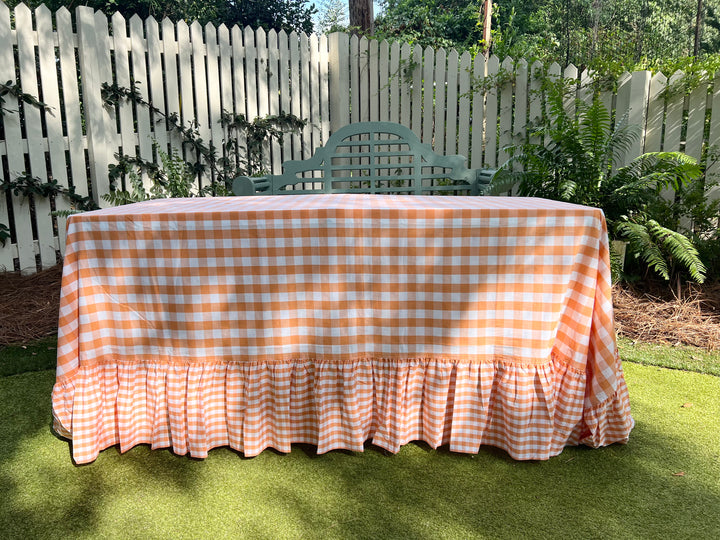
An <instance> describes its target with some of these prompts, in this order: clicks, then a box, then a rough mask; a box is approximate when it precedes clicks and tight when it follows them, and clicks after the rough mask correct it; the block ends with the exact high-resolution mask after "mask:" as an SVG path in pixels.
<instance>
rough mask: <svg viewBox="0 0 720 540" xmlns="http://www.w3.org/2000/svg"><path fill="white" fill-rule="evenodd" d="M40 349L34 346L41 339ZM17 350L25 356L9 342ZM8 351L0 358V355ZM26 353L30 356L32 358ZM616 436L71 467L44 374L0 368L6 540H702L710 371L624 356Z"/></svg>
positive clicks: (717, 461) (117, 459) (712, 478)
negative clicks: (627, 418) (458, 450)
mask: <svg viewBox="0 0 720 540" xmlns="http://www.w3.org/2000/svg"><path fill="white" fill-rule="evenodd" d="M45 349H47V345H45ZM23 350H25V351H28V350H31V349H29V348H28V349H23ZM6 353H7V351H6V350H5V351H3V352H2V353H0V357H2V358H4V357H5V356H6ZM42 355H43V353H42V352H38V356H42ZM624 367H625V374H626V378H627V382H628V386H629V389H630V401H631V407H632V412H633V416H634V418H635V421H636V427H635V429H634V430H633V432H632V434H631V438H630V442H629V444H627V445H612V446H609V447H605V448H600V449H590V448H586V447H569V448H566V449H565V450H564V451H563V453H562V454H560V456H558V457H555V458H552V459H550V460H548V461H545V462H518V461H513V460H512V459H510V458H509V457H508V456H507V455H506V454H505V453H504V452H502V451H500V450H496V449H493V448H490V447H483V448H482V449H481V451H480V453H479V454H478V455H475V456H468V455H463V454H453V453H450V452H448V451H447V449H445V448H441V449H439V450H432V449H430V448H429V447H428V446H427V445H425V444H422V443H411V444H408V445H406V446H404V447H403V448H402V449H401V451H400V452H399V453H398V454H397V455H388V454H386V453H385V452H383V451H382V450H380V449H378V448H376V447H374V446H372V445H368V446H367V448H366V451H365V452H364V453H353V452H344V451H334V452H330V453H328V454H324V455H320V456H318V455H316V454H315V449H314V447H311V446H305V445H295V446H293V451H292V452H291V453H290V454H287V455H285V454H280V453H278V452H275V451H273V450H267V451H265V452H263V453H262V454H260V455H259V456H257V457H254V458H250V459H246V458H244V457H243V456H242V455H241V454H238V453H237V452H234V451H232V450H230V449H228V448H219V449H215V450H212V451H211V452H210V455H209V457H208V458H207V459H205V460H195V459H191V458H188V457H183V456H176V455H174V454H172V453H171V452H170V451H168V450H154V451H151V450H150V449H149V448H148V447H147V446H140V447H136V448H134V449H132V450H130V451H128V452H127V453H125V454H120V453H119V450H118V449H117V448H111V449H108V450H105V451H103V452H101V454H100V456H99V458H98V459H97V460H96V461H95V462H94V463H92V464H89V465H84V466H74V465H73V463H72V460H71V457H70V446H69V443H68V442H67V441H64V440H61V439H58V438H56V437H55V436H53V435H52V433H51V430H50V421H51V413H50V410H51V403H50V393H51V390H52V385H53V382H54V373H53V372H52V371H51V370H46V371H38V372H29V373H21V374H17V375H13V376H6V377H0V418H2V419H3V421H2V423H0V498H1V499H0V500H2V504H0V531H2V536H3V537H5V538H68V537H71V538H97V537H103V538H105V537H107V538H137V537H142V538H170V537H172V538H213V537H219V538H225V537H235V538H253V539H255V538H268V539H270V538H342V539H345V538H373V539H375V538H421V539H425V538H427V539H436V538H463V539H464V538H568V537H572V538H713V537H717V532H718V531H720V512H718V509H719V508H720V399H718V396H720V378H718V377H715V376H710V375H704V374H697V373H688V372H685V371H680V370H669V369H664V368H658V367H655V366H643V365H639V364H636V363H632V362H627V363H625V364H624Z"/></svg>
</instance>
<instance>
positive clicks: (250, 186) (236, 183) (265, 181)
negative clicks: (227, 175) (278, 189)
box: [232, 176, 270, 196]
mask: <svg viewBox="0 0 720 540" xmlns="http://www.w3.org/2000/svg"><path fill="white" fill-rule="evenodd" d="M269 189H270V178H269V177H267V176H258V177H253V178H250V177H249V176H238V177H237V178H235V179H234V180H233V183H232V192H233V195H240V196H247V195H255V194H256V193H257V192H263V191H268V190H269Z"/></svg>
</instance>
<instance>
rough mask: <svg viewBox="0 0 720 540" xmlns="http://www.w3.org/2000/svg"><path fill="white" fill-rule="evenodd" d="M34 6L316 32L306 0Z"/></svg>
mask: <svg viewBox="0 0 720 540" xmlns="http://www.w3.org/2000/svg"><path fill="white" fill-rule="evenodd" d="M5 3H6V4H7V6H8V7H9V8H11V9H12V8H14V7H15V6H16V5H17V4H19V3H20V0H5ZM24 3H25V4H27V5H28V6H29V7H30V8H32V9H34V8H36V7H37V6H39V5H40V4H45V5H46V6H47V7H48V8H49V9H50V10H51V11H56V10H58V9H59V8H61V7H63V6H65V7H66V8H67V9H69V10H71V11H72V10H74V9H75V8H76V7H78V6H81V5H82V6H88V7H91V8H93V9H96V10H100V11H102V12H103V13H105V14H106V15H108V16H110V15H112V14H113V13H115V12H120V13H121V14H122V15H123V16H124V17H125V18H127V19H129V18H130V17H132V16H133V15H135V14H137V15H138V16H140V17H141V18H143V19H144V18H147V17H149V16H151V15H152V16H153V17H155V18H156V19H157V20H161V19H163V18H165V17H168V18H170V19H172V20H173V21H178V20H185V21H186V22H188V23H190V22H192V21H195V20H197V21H199V22H200V23H201V24H205V23H208V22H212V23H214V24H216V25H219V24H221V23H224V24H225V25H226V26H228V27H232V26H234V25H236V24H237V25H239V26H240V27H244V26H251V27H253V28H258V27H263V28H265V30H270V29H272V28H274V29H275V30H278V31H279V30H285V31H286V32H292V31H293V30H294V31H297V32H306V33H309V32H312V31H313V21H312V19H313V15H315V13H316V11H317V10H316V8H315V5H314V4H308V3H306V2H305V1H304V0H252V1H247V0H183V1H182V2H177V1H174V0H24Z"/></svg>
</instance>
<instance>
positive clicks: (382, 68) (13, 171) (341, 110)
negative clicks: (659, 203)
mask: <svg viewBox="0 0 720 540" xmlns="http://www.w3.org/2000/svg"><path fill="white" fill-rule="evenodd" d="M542 68H543V66H541V65H540V64H533V65H531V66H529V65H528V64H527V62H526V61H525V60H519V61H513V60H512V59H510V58H506V59H504V60H502V61H500V59H498V58H497V57H490V58H489V59H485V58H484V57H483V56H481V55H478V56H476V57H474V58H472V57H471V56H470V55H469V54H468V53H463V54H462V55H459V54H458V52H457V51H455V50H450V51H445V50H444V49H439V50H433V49H430V48H427V49H424V50H423V49H422V48H420V47H419V46H415V47H411V46H410V45H408V44H400V43H392V44H389V43H387V42H385V41H382V42H378V41H375V40H368V39H366V38H361V39H358V37H357V36H349V35H347V34H341V33H336V34H331V35H329V36H317V35H310V36H308V35H305V34H296V33H294V32H293V33H291V34H290V35H288V34H286V33H285V32H282V31H281V32H279V33H277V32H275V31H270V32H267V33H266V32H265V31H264V30H262V29H258V30H252V29H250V28H245V29H241V28H238V27H233V28H232V29H228V28H227V27H225V26H224V25H221V26H220V27H217V28H216V27H215V26H213V25H210V24H208V25H206V26H204V27H203V26H201V25H199V24H198V23H197V22H195V23H193V24H192V25H190V26H188V25H187V24H186V23H184V22H179V23H177V24H175V23H172V22H171V21H169V20H164V21H162V22H160V23H158V22H157V21H156V20H154V19H153V18H149V19H147V20H144V21H143V20H141V19H140V18H139V17H137V16H134V17H132V18H131V19H130V20H129V21H127V20H125V19H124V18H123V17H122V16H121V15H119V14H115V15H114V16H113V17H111V18H110V19H108V18H107V17H106V16H105V15H104V14H102V13H101V12H94V11H93V10H92V9H90V8H86V7H79V8H77V9H76V11H75V12H74V14H71V13H70V12H69V11H68V10H67V9H65V8H61V9H60V10H59V11H57V12H56V13H55V14H54V15H53V14H52V13H51V12H50V11H49V10H48V9H47V8H46V7H45V6H41V7H39V8H38V9H36V10H35V11H34V12H32V11H31V10H30V9H29V8H28V7H27V6H25V5H23V4H20V5H18V6H17V8H16V9H15V10H14V12H12V13H11V11H10V10H9V9H8V8H7V7H6V6H5V5H4V4H3V3H2V2H1V1H0V83H4V82H5V81H9V82H10V84H11V85H14V84H19V85H20V88H21V89H22V92H23V93H27V94H31V95H33V96H36V97H38V98H39V99H40V100H41V101H43V102H44V103H46V104H47V105H49V107H50V108H51V111H50V112H49V113H48V112H45V111H41V110H40V109H38V108H37V107H34V106H32V105H29V104H25V103H19V102H18V100H17V99H16V98H15V97H13V96H12V95H11V94H6V95H5V96H4V97H3V99H4V100H5V102H4V104H3V107H4V109H5V114H3V115H2V116H1V117H0V159H1V160H2V167H0V182H5V181H7V180H10V179H14V178H17V177H18V176H21V175H22V174H23V173H28V174H30V175H31V176H34V177H38V178H40V179H42V180H43V181H44V180H46V179H53V180H55V181H56V182H58V184H60V185H61V186H65V187H68V186H74V189H75V191H76V192H77V193H78V194H80V195H88V194H89V195H91V196H92V197H93V199H94V200H95V201H96V202H97V203H98V204H100V205H101V206H102V205H104V204H106V203H105V202H104V201H103V200H102V198H101V197H102V195H103V194H105V193H107V192H108V191H109V189H110V187H109V179H108V166H109V165H111V164H112V163H114V162H115V157H114V156H115V154H116V153H117V152H120V151H121V152H123V153H125V154H129V155H137V156H140V157H142V158H144V159H152V158H153V149H152V146H153V142H156V143H157V144H158V145H159V147H160V148H163V149H167V150H172V149H175V150H176V151H178V152H179V153H180V155H183V149H182V147H181V141H180V139H179V137H178V135H177V134H176V133H175V132H173V131H172V130H169V129H168V126H167V125H166V123H165V122H164V121H159V120H161V117H159V116H158V117H157V118H156V117H154V116H157V115H153V114H152V112H151V111H150V110H148V109H146V108H142V107H133V106H132V104H130V103H121V104H120V105H119V106H118V110H117V111H116V110H115V109H114V107H107V106H105V105H104V104H103V101H102V98H101V88H102V84H103V83H109V84H112V83H116V84H117V85H118V86H121V87H125V88H130V87H131V85H132V84H133V83H134V84H136V85H137V88H138V90H139V91H140V93H141V95H142V97H143V99H144V100H146V101H149V102H151V103H152V105H153V106H154V107H157V109H158V110H160V111H161V112H162V113H163V114H168V115H169V114H172V113H176V114H177V115H178V117H179V119H180V120H181V121H182V122H183V124H185V125H188V124H189V123H190V122H197V125H198V129H199V131H200V135H201V137H202V138H203V140H204V141H206V142H212V143H213V144H214V145H215V146H216V147H220V145H221V144H222V142H223V139H224V137H225V134H224V131H223V129H222V126H221V124H220V115H221V114H222V112H223V110H227V111H229V112H233V113H235V114H244V115H245V116H246V117H247V118H249V119H253V118H255V117H257V116H260V117H262V116H265V115H268V114H278V113H279V112H281V111H283V112H288V113H292V114H294V115H296V116H298V117H300V118H303V119H307V120H308V124H307V126H306V128H305V129H304V130H303V131H302V133H300V134H298V135H293V136H291V137H288V138H286V140H285V142H284V143H283V144H279V143H273V145H272V147H271V148H270V153H269V162H268V164H267V165H268V168H269V169H270V170H271V171H272V172H275V173H278V172H280V167H281V163H282V162H283V161H286V160H288V159H305V158H308V157H310V155H312V152H313V150H314V149H315V148H316V147H318V146H320V145H321V144H323V142H324V141H325V140H326V139H327V137H328V136H329V134H330V133H331V132H332V131H334V130H336V129H338V128H339V127H341V126H343V125H345V124H347V123H349V122H356V121H362V120H389V121H394V122H399V123H402V124H404V125H406V126H408V127H410V128H411V129H412V130H413V131H414V132H415V133H416V134H417V135H418V136H419V137H420V138H421V140H423V141H424V142H427V143H430V144H432V145H433V147H434V149H435V151H436V152H439V153H446V154H461V155H464V156H466V157H468V159H469V162H470V166H471V167H480V166H491V167H492V166H498V165H500V164H502V162H503V161H504V160H505V158H506V157H507V156H506V152H505V150H504V147H505V146H507V145H508V144H510V143H511V142H512V141H515V140H519V139H523V138H524V137H525V135H526V127H527V126H528V125H529V124H530V123H531V122H533V120H535V119H537V118H538V117H539V116H540V115H541V113H542V110H543V103H542V99H541V97H540V96H541V94H540V93H539V92H538V91H537V90H538V89H539V79H538V78H537V77H536V76H534V73H536V72H538V71H540V70H542ZM548 73H549V74H551V75H556V76H560V75H561V74H562V75H563V76H565V77H569V78H573V79H578V80H580V81H586V80H587V79H588V78H589V74H588V73H586V72H583V73H578V70H577V68H575V67H574V66H572V65H571V66H568V67H567V68H565V69H564V70H562V68H561V67H560V66H559V65H557V64H553V65H552V66H550V67H549V68H548ZM682 75H683V74H682V73H676V74H673V76H672V77H670V78H669V80H668V78H666V77H665V76H664V75H663V74H657V75H655V76H654V77H651V74H650V72H647V71H640V72H635V73H632V74H625V75H623V76H622V77H621V78H620V80H619V81H618V84H617V92H614V93H611V92H607V93H605V94H604V95H603V100H604V102H605V103H606V104H607V105H608V106H610V107H612V108H613V109H614V111H615V113H614V114H615V115H616V117H618V118H619V117H621V116H622V115H624V114H626V113H627V114H628V115H629V121H630V123H633V124H638V125H640V126H641V127H642V128H643V130H642V136H641V138H640V139H639V140H638V141H637V143H636V145H635V147H634V148H633V151H632V153H631V154H629V155H628V156H627V159H628V160H629V159H632V158H633V157H635V156H637V155H639V154H641V153H642V152H646V151H658V150H667V151H670V150H682V151H685V152H687V153H688V154H690V155H692V156H693V157H696V158H698V159H704V158H705V155H706V153H707V152H706V150H707V149H708V148H711V147H715V146H717V145H718V142H719V141H720V77H716V78H715V79H714V80H706V81H703V82H701V83H700V84H699V85H697V86H695V88H694V89H693V90H692V91H691V92H690V93H686V92H682V91H681V92H664V90H665V89H666V87H668V86H669V85H671V84H672V83H673V82H675V81H676V80H679V79H680V78H682ZM483 81H485V82H486V83H487V82H488V81H489V82H490V83H491V84H483ZM577 94H578V97H580V98H581V99H587V98H588V97H589V93H588V92H587V91H586V90H585V88H584V87H583V86H582V85H578V86H577ZM713 113H715V114H713ZM185 157H186V158H189V157H191V156H188V155H186V156H185ZM708 165H709V169H717V165H715V164H708ZM200 181H201V182H202V181H203V179H200ZM712 195H713V196H714V195H715V194H712ZM53 208H55V209H58V210H63V209H67V208H68V205H67V202H66V201H65V200H64V199H62V198H57V200H55V201H54V202H52V203H51V201H48V200H47V199H43V198H39V197H36V198H34V199H33V201H32V203H31V202H30V201H29V200H28V199H27V197H22V196H19V195H18V196H16V195H14V194H12V193H9V194H7V197H2V196H0V224H5V225H7V226H8V227H9V228H10V230H11V232H12V238H11V239H10V241H7V242H6V244H5V246H4V247H0V270H2V269H6V270H13V269H21V270H23V271H26V272H34V271H36V270H37V269H40V268H45V267H49V266H52V265H54V264H56V262H57V259H58V256H60V255H61V253H62V250H63V248H64V241H65V239H64V232H65V222H64V221H65V220H64V219H62V218H56V217H52V216H51V215H50V214H51V210H52V209H53Z"/></svg>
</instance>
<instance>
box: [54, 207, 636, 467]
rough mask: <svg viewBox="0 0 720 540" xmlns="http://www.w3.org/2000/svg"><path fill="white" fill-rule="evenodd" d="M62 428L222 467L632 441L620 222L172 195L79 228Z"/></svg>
mask: <svg viewBox="0 0 720 540" xmlns="http://www.w3.org/2000/svg"><path fill="white" fill-rule="evenodd" d="M52 400H53V415H54V427H55V430H56V431H57V432H58V433H59V434H60V435H62V436H64V437H68V438H71V439H72V453H73V458H74V460H75V462H76V463H87V462H91V461H93V460H94V459H96V457H97V456H98V453H99V452H100V451H101V450H102V449H104V448H107V447H109V446H112V445H116V444H119V445H120V449H121V451H125V450H127V449H129V448H131V447H133V446H134V445H137V444H141V443H148V444H150V445H152V447H153V448H160V447H171V448H172V450H173V451H174V452H176V453H178V454H186V453H188V452H189V453H190V455H191V456H193V457H199V458H202V457H205V456H207V452H208V450H209V449H211V448H214V447H217V446H230V447H232V448H234V449H236V450H239V451H241V452H244V454H245V455H247V456H254V455H257V454H258V453H260V452H261V451H262V450H264V449H265V448H268V447H273V448H275V449H277V450H279V451H282V452H289V451H290V445H291V443H293V442H296V443H297V442H304V443H311V444H314V445H317V451H318V453H323V452H327V451H329V450H331V449H336V448H344V449H349V450H355V451H362V449H363V443H364V442H365V441H366V440H368V439H370V440H371V441H372V443H374V444H376V445H378V446H381V447H383V448H385V449H387V450H389V451H390V452H397V451H398V450H399V448H400V446H401V445H402V444H405V443H407V442H409V441H412V440H423V441H426V442H427V443H428V444H429V445H430V446H432V447H433V448H435V447H438V446H440V445H442V444H449V447H450V450H451V451H456V452H466V453H476V452H478V450H479V447H480V445H483V444H487V445H493V446H497V447H500V448H503V449H505V450H506V451H507V452H508V453H509V454H510V455H511V456H512V457H513V458H515V459H521V460H526V459H547V458H549V457H551V456H553V455H557V454H559V453H560V452H561V451H562V449H563V447H564V446H566V445H575V444H586V445H590V446H593V447H598V446H603V445H607V444H610V443H614V442H626V441H627V439H628V436H629V433H630V430H631V429H632V427H633V420H632V417H631V416H630V407H629V401H628V394H627V387H626V385H625V381H624V379H623V373H622V368H621V363H620V359H619V357H618V354H617V347H616V341H615V334H614V329H613V310H612V300H611V291H610V268H609V252H608V238H607V230H606V225H605V219H604V216H603V214H602V212H601V210H598V209H594V208H588V207H582V206H576V205H571V204H566V203H559V202H554V201H547V200H542V199H530V198H515V197H513V198H505V197H440V196H434V197H425V196H379V195H361V194H352V195H297V196H285V197H283V196H274V197H228V198H198V199H175V200H172V199H171V200H168V199H165V200H154V201H147V202H142V203H136V204H132V205H128V206H123V207H118V208H110V209H104V210H98V211H93V212H87V213H84V214H79V215H74V216H71V217H70V218H69V219H68V234H67V247H66V253H65V259H64V271H63V280H62V295H61V302H60V317H59V336H58V364H57V379H56V384H55V386H54V389H53V395H52Z"/></svg>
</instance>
